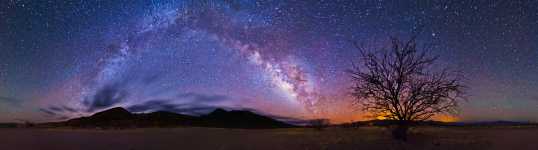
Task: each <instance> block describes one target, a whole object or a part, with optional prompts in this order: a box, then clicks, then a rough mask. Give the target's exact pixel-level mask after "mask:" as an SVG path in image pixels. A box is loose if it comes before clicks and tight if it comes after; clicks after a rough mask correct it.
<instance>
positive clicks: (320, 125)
mask: <svg viewBox="0 0 538 150" xmlns="http://www.w3.org/2000/svg"><path fill="white" fill-rule="evenodd" d="M330 124H331V122H330V121H329V119H313V120H310V126H312V127H313V128H314V129H316V130H319V131H321V130H323V129H325V128H327V127H329V125H330Z"/></svg>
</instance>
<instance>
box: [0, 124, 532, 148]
mask: <svg viewBox="0 0 538 150" xmlns="http://www.w3.org/2000/svg"><path fill="white" fill-rule="evenodd" d="M412 132H413V135H412V137H410V140H409V141H408V142H407V143H402V142H397V141H393V140H391V139H390V134H389V133H390V132H389V131H388V130H387V129H386V128H380V127H362V128H358V129H350V128H329V129H325V130H322V131H318V130H315V129H308V128H288V129H257V130H252V129H251V130H247V129H218V128H199V127H192V128H149V129H127V130H94V129H24V128H11V129H0V142H1V144H0V149H1V150H4V149H5V150H15V149H16V150H37V149H39V150H61V149H69V150H77V149H82V150H86V149H87V150H96V149H97V150H150V149H169V150H178V149H211V150H214V149H231V150H238V149H269V150H278V149H386V150H391V149H395V150H397V149H446V150H459V149H462V150H467V149H468V150H474V149H480V150H490V149H492V150H495V149H499V150H505V149H513V150H537V149H538V142H537V139H538V128H530V127H522V128H516V127H502V128H456V127H452V128H439V127H420V128H415V129H413V131H412Z"/></svg>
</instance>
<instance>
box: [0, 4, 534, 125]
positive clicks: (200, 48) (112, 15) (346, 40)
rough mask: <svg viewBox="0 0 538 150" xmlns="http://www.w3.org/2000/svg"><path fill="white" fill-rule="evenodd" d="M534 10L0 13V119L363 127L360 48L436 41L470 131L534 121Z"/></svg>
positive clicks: (176, 7)
mask: <svg viewBox="0 0 538 150" xmlns="http://www.w3.org/2000/svg"><path fill="white" fill-rule="evenodd" d="M537 8H538V2H536V1H531V0H528V1H524V0H513V1H512V0H494V1H456V0H449V1H440V0H433V1H391V0H378V1H358V0H357V1H351V0H350V1H345V0H338V1H329V0H326V1H323V0H319V1H247V0H224V1H157V0H147V1H142V0H141V1H123V0H111V1H25V0H6V1H2V2H0V112H1V113H0V121H13V120H18V119H19V120H20V119H23V120H32V121H49V120H59V119H65V118H70V117H75V116H81V115H87V114H90V113H93V112H96V111H99V110H102V109H106V108H110V107H114V106H122V107H125V108H127V109H128V110H131V111H136V112H149V111H155V110H168V111H174V112H178V113H186V114H193V115H199V114H204V113H207V112H209V111H211V110H212V109H214V108H217V107H223V108H228V109H250V110H254V111H256V112H259V113H264V114H270V115H274V116H286V117H294V118H320V117H322V118H330V119H332V120H333V121H335V122H343V121H351V120H358V119H362V117H361V114H362V113H361V112H357V111H354V110H355V109H354V108H353V107H351V106H350V102H351V100H352V97H350V95H349V92H350V91H349V87H350V84H349V81H350V79H349V75H348V74H346V72H345V71H346V69H349V68H350V67H351V63H352V62H353V61H355V60H356V59H358V51H357V50H356V49H355V48H354V47H353V43H352V42H354V41H358V42H363V43H368V45H369V46H371V47H379V46H382V45H383V43H386V42H387V40H388V38H389V37H390V36H395V37H401V38H409V37H411V36H413V35H416V34H418V40H419V42H420V43H433V44H434V45H435V47H434V49H433V50H432V52H431V53H432V54H434V55H439V56H441V57H440V60H439V62H438V64H439V65H442V66H449V67H451V68H457V69H459V70H461V71H462V72H463V73H464V74H465V75H466V78H467V79H466V83H467V86H468V87H469V88H468V90H467V93H468V99H469V100H468V101H467V102H464V103H462V106H461V113H460V114H459V115H458V116H456V117H457V118H458V120H463V121H482V120H514V121H538V115H536V114H538V92H537V91H538V43H537V42H536V41H538V28H537V26H538V9H537Z"/></svg>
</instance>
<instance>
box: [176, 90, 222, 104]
mask: <svg viewBox="0 0 538 150" xmlns="http://www.w3.org/2000/svg"><path fill="white" fill-rule="evenodd" d="M178 98H180V99H191V100H192V101H193V102H194V103H215V102H221V101H224V100H228V96H226V95H207V94H201V93H195V92H188V93H182V94H179V95H178Z"/></svg>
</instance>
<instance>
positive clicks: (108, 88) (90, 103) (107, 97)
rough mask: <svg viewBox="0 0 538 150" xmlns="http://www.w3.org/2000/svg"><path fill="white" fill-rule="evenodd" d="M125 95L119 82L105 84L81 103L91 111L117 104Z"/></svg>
mask: <svg viewBox="0 0 538 150" xmlns="http://www.w3.org/2000/svg"><path fill="white" fill-rule="evenodd" d="M126 97H127V92H126V91H125V90H122V89H121V86H119V84H112V85H105V86H104V87H103V88H101V89H99V90H98V91H97V92H96V93H95V95H94V96H93V97H92V98H90V99H86V100H85V101H84V102H83V104H84V105H86V106H87V107H88V110H87V111H88V112H93V111H95V110H99V109H104V108H108V107H110V106H113V105H115V104H118V103H120V102H122V101H123V100H124V99H125V98H126Z"/></svg>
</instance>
